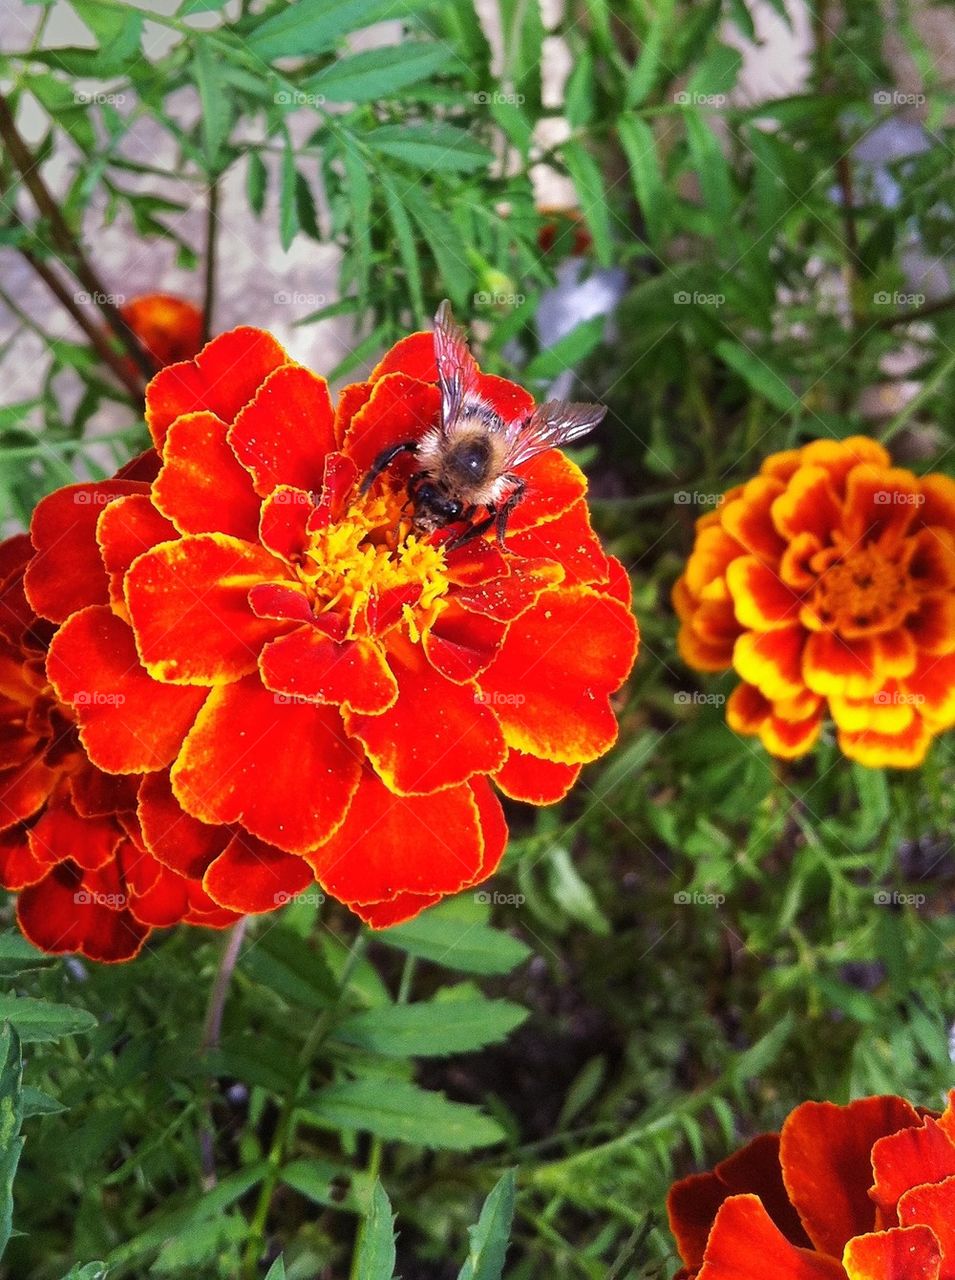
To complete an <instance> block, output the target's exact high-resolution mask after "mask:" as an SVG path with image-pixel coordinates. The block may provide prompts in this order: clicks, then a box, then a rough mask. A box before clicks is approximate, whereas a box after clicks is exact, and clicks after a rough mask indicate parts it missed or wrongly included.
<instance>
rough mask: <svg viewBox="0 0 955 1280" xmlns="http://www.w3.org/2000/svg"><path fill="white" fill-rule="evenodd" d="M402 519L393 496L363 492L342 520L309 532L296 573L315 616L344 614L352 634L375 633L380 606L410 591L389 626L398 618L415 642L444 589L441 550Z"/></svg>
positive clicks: (432, 613) (354, 635)
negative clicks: (413, 530) (306, 548)
mask: <svg viewBox="0 0 955 1280" xmlns="http://www.w3.org/2000/svg"><path fill="white" fill-rule="evenodd" d="M403 523H405V522H403V520H402V517H401V510H400V503H399V501H398V497H397V496H396V495H395V494H393V493H385V494H383V495H380V496H376V497H372V496H370V495H365V496H364V497H360V498H357V499H356V500H355V501H354V502H353V503H352V505H351V506H350V507H349V509H348V512H347V514H346V515H345V517H344V518H343V519H341V520H339V521H338V522H337V523H335V524H331V525H329V526H328V527H327V528H324V529H319V530H317V531H316V532H315V533H313V534H312V535H311V541H310V543H309V547H308V550H307V551H306V552H305V556H304V559H303V561H302V563H301V564H300V565H299V568H298V574H299V578H300V579H301V581H302V582H303V583H304V584H305V587H306V591H307V593H308V597H309V599H310V601H311V602H312V606H313V608H314V609H315V612H316V613H337V614H339V615H342V616H344V617H345V618H346V619H347V635H348V636H349V638H351V639H354V638H355V637H356V636H362V635H368V634H370V633H372V632H374V631H377V630H380V625H381V624H380V620H379V619H378V617H377V606H378V605H379V604H380V603H385V604H387V597H388V596H390V595H391V596H392V599H394V598H396V597H398V598H400V596H401V594H402V592H407V594H408V595H409V597H411V599H412V600H413V603H405V604H403V605H402V608H401V613H400V614H399V615H397V616H395V617H393V618H392V621H391V622H390V623H389V625H394V622H396V621H397V617H398V616H403V617H404V618H405V621H406V622H407V623H408V626H409V629H410V631H411V635H412V639H414V640H417V639H418V638H419V636H420V634H421V632H422V631H425V630H427V628H428V627H429V626H430V625H431V623H432V622H433V620H434V615H435V613H436V611H437V606H438V601H440V599H441V597H442V596H444V595H445V594H446V592H447V590H448V577H447V573H446V571H445V560H444V550H443V549H442V548H441V547H434V546H431V545H430V544H429V543H427V542H422V541H421V539H420V538H418V537H417V536H416V535H415V534H413V533H410V532H407V526H406V528H405V529H404V530H403V529H402V524H403ZM392 593H395V594H394V595H392Z"/></svg>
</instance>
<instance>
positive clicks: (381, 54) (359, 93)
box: [300, 40, 453, 103]
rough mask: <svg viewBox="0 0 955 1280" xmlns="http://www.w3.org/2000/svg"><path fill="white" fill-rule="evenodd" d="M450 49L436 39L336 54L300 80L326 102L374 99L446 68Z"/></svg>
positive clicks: (388, 95) (450, 53) (392, 92)
mask: <svg viewBox="0 0 955 1280" xmlns="http://www.w3.org/2000/svg"><path fill="white" fill-rule="evenodd" d="M452 58H453V50H452V49H451V48H450V47H449V46H448V45H446V44H439V43H438V42H437V41H431V40H429V41H427V42H425V41H406V42H403V43H402V44H396V45H385V46H384V48H381V49H366V50H364V51H363V52H362V53H353V54H349V55H348V56H347V57H343V58H338V59H336V61H335V62H333V63H332V64H331V65H330V66H328V67H323V68H322V70H321V71H319V72H318V73H317V74H316V75H314V76H309V78H308V79H307V80H304V81H303V82H302V84H301V86H300V87H301V88H302V89H304V90H305V91H306V92H307V93H314V94H320V95H321V96H322V97H324V98H325V99H326V100H327V101H328V102H350V103H360V102H376V101H380V100H381V99H382V98H387V97H390V96H391V95H392V94H394V93H397V91H398V90H399V89H406V88H408V87H409V85H413V84H419V83H420V82H421V81H422V80H426V79H427V78H428V77H429V76H431V75H434V73H435V72H436V71H440V70H442V68H444V69H447V67H448V65H449V63H450V61H451V59H452Z"/></svg>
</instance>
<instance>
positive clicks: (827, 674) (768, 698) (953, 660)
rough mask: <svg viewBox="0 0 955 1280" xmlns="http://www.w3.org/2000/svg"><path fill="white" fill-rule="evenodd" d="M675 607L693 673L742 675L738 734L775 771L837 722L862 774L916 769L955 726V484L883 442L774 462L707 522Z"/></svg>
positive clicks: (858, 442)
mask: <svg viewBox="0 0 955 1280" xmlns="http://www.w3.org/2000/svg"><path fill="white" fill-rule="evenodd" d="M673 602H674V606H675V608H676V611H677V613H678V615H679V617H680V621H681V627H680V633H679V639H678V644H679V650H680V653H681V655H682V657H683V658H684V660H685V661H686V662H687V663H688V664H689V665H690V666H692V667H695V668H696V669H697V670H699V671H723V670H725V669H727V668H728V667H731V666H732V667H733V668H734V670H735V671H736V672H737V674H738V675H739V676H740V677H741V678H742V683H741V684H739V685H738V686H737V687H736V689H735V690H734V691H733V694H732V696H731V697H730V699H729V702H728V704H727V710H726V718H727V721H728V723H729V724H730V726H731V727H732V728H733V729H735V730H736V731H737V732H738V733H743V734H755V735H758V736H759V738H760V739H761V741H762V742H763V745H764V746H765V747H766V749H767V750H768V751H770V752H771V753H772V754H773V755H776V756H781V757H796V756H800V755H803V754H804V753H805V752H807V751H809V750H810V749H811V748H812V747H813V745H814V744H815V742H816V740H817V739H818V737H819V733H820V730H821V727H822V723H823V719H824V717H825V715H826V713H827V712H828V714H829V715H830V716H831V717H832V719H833V720H834V721H835V724H836V728H837V731H838V740H839V746H840V748H841V750H842V751H843V753H844V754H845V755H847V756H849V757H850V758H851V759H853V760H857V761H859V762H860V763H861V764H864V765H870V766H872V767H880V766H886V765H888V766H896V767H911V766H915V765H918V764H920V763H921V762H922V760H923V759H924V757H925V753H926V751H927V749H928V746H929V744H930V742H931V740H932V738H933V737H934V736H935V735H936V734H938V733H941V732H942V731H943V730H944V729H947V728H950V727H951V725H952V724H953V723H955V481H952V480H950V479H948V478H947V477H945V476H942V475H928V476H924V477H922V478H921V479H919V478H917V477H916V476H915V475H913V474H912V473H911V472H910V471H905V470H902V469H901V468H897V467H893V466H892V463H891V459H890V457H889V455H888V453H887V452H886V450H885V449H884V448H883V447H882V446H881V445H880V444H877V443H876V442H875V441H874V440H869V439H867V438H865V437H863V436H854V437H852V438H850V439H847V440H842V441H835V440H816V441H814V442H813V443H812V444H808V445H806V446H805V447H803V448H801V449H793V450H790V451H788V452H785V453H777V454H773V455H772V456H771V457H769V458H767V459H766V461H765V462H764V464H763V466H762V468H761V470H760V474H759V475H758V476H756V477H755V478H754V479H753V480H750V481H748V483H746V484H744V485H739V486H737V487H736V488H735V489H731V490H730V491H729V492H728V493H727V494H726V495H725V497H724V499H723V501H722V503H721V504H720V506H719V507H718V508H716V509H715V510H714V511H711V512H709V513H707V514H706V515H705V516H703V517H702V518H701V519H700V520H699V521H697V533H696V543H695V545H694V548H693V552H692V554H691V556H690V558H689V560H688V561H687V565H686V568H685V570H684V572H683V574H682V576H681V577H680V579H679V580H678V582H677V583H676V585H675V587H674V590H673Z"/></svg>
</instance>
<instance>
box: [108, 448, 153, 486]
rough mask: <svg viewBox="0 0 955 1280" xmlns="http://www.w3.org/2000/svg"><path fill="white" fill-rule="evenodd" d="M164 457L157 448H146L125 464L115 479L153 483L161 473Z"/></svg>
mask: <svg viewBox="0 0 955 1280" xmlns="http://www.w3.org/2000/svg"><path fill="white" fill-rule="evenodd" d="M161 465H162V459H161V458H160V457H159V454H158V453H157V452H156V450H155V449H153V448H149V449H145V450H144V451H143V452H142V453H137V455H136V457H135V458H130V460H129V461H128V462H126V463H124V464H123V466H121V467H120V469H119V470H118V471H117V472H116V475H115V476H114V477H113V479H114V480H138V481H140V482H142V483H144V484H152V482H153V481H154V480H155V479H156V477H157V476H158V475H159V468H160V466H161Z"/></svg>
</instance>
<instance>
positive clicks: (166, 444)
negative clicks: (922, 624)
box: [26, 329, 636, 927]
mask: <svg viewBox="0 0 955 1280" xmlns="http://www.w3.org/2000/svg"><path fill="white" fill-rule="evenodd" d="M480 382H481V388H480V389H481V394H482V395H483V396H484V397H485V398H487V399H489V400H490V401H491V402H492V404H494V405H495V406H496V407H497V408H498V409H499V411H500V412H501V413H502V414H503V415H506V416H507V417H508V419H509V420H510V419H513V418H514V417H516V416H517V415H518V414H519V413H522V412H530V410H531V408H532V404H533V402H532V401H531V398H530V397H529V396H528V395H527V393H526V392H524V391H523V390H522V389H521V388H520V387H518V386H515V385H514V384H513V383H510V382H507V381H504V380H503V379H500V378H495V377H491V376H488V375H483V374H482V375H480ZM439 404H440V396H439V391H438V386H437V370H436V367H435V356H434V344H433V340H432V336H431V335H430V334H427V333H421V334H415V335H412V336H411V337H409V338H406V339H404V340H403V341H401V342H399V343H398V344H397V346H395V347H394V348H393V349H392V350H391V351H390V352H389V353H388V354H387V355H386V356H385V358H384V359H383V360H382V361H381V363H380V364H379V365H378V367H377V368H376V369H375V370H374V372H373V373H372V374H371V376H370V377H369V378H368V380H367V381H365V382H361V383H358V384H355V385H353V386H350V387H347V388H346V389H345V390H344V391H343V393H342V395H341V397H340V399H339V403H338V406H337V408H336V409H333V407H332V403H331V400H330V397H329V392H328V388H327V385H326V383H325V381H324V380H323V379H322V378H319V377H317V376H315V375H314V374H312V373H310V372H309V371H308V370H307V369H305V368H303V367H302V366H300V365H298V364H295V363H293V362H291V361H290V360H289V358H288V357H287V355H286V354H285V352H284V351H283V350H282V349H281V347H279V345H278V344H277V343H276V342H275V341H274V339H272V338H271V337H270V336H269V335H268V334H266V333H263V332H261V331H258V330H254V329H238V330H236V331H234V332H232V333H229V334H225V335H222V336H221V337H219V338H217V339H215V340H214V341H213V342H211V343H210V344H209V345H208V346H207V347H206V348H205V350H204V351H203V352H202V353H201V354H200V355H199V356H198V357H197V359H196V360H195V361H194V362H188V363H182V364H177V365H172V366H170V367H168V368H166V369H164V370H163V371H162V372H161V373H159V374H158V375H157V376H156V378H155V379H154V380H153V382H152V383H151V384H150V387H149V389H148V393H147V421H148V423H149V426H150V430H151V432H152V434H153V439H154V442H155V452H154V453H152V454H151V455H149V456H148V457H145V458H144V459H142V460H141V461H140V462H139V463H138V464H137V465H136V467H135V468H134V469H133V471H131V472H129V473H127V474H126V475H125V476H122V477H120V478H118V479H117V480H114V481H110V482H103V483H101V484H92V485H80V486H73V487H71V488H69V489H66V490H62V491H60V492H58V493H56V494H53V495H51V496H50V497H49V498H47V499H45V500H44V501H43V502H42V503H41V504H40V506H39V507H38V508H37V511H36V514H35V518H34V520H33V524H32V530H31V533H32V538H33V542H34V545H35V547H36V554H35V556H34V558H33V560H32V562H31V564H30V566H29V569H28V571H27V575H26V589H27V593H28V595H29V597H30V599H31V601H32V604H33V606H34V607H35V608H36V610H37V612H38V613H39V614H41V615H42V616H43V617H44V618H46V619H48V620H49V621H50V622H52V623H54V624H56V626H57V631H56V634H55V636H54V637H53V640H52V644H51V647H50V653H49V658H48V662H47V672H48V676H49V679H50V681H51V682H52V685H53V687H54V688H55V689H56V691H57V694H58V696H59V697H60V698H61V699H62V700H63V701H64V703H66V704H67V705H68V706H69V707H70V708H71V712H72V714H73V715H75V717H76V721H77V723H78V725H79V733H80V738H81V740H82V743H83V745H84V748H85V750H86V752H87V753H88V755H89V758H90V759H91V760H92V761H93V762H94V764H95V765H96V766H97V767H98V768H100V769H102V770H104V771H105V772H107V773H109V774H113V775H116V776H118V777H124V776H137V775H142V781H141V783H140V785H139V792H138V817H139V821H140V824H141V830H142V834H143V840H144V843H145V846H146V848H147V849H148V850H149V851H150V852H151V853H152V854H153V855H154V857H155V858H156V859H157V860H158V861H159V862H160V863H162V864H163V865H164V866H166V867H169V868H171V869H172V870H174V871H177V872H179V873H181V874H184V875H187V876H189V877H192V878H201V881H202V884H203V886H204V888H205V891H206V892H207V893H208V894H209V895H210V897H211V898H212V899H213V900H214V901H216V902H217V903H219V904H220V905H221V906H222V907H224V908H226V909H228V910H233V911H238V912H243V913H245V912H257V911H269V910H272V909H273V908H274V907H275V906H276V905H277V904H280V903H282V902H286V901H288V899H289V897H290V896H291V895H294V894H296V893H299V892H301V891H302V890H303V889H304V888H305V887H306V886H307V885H308V884H309V883H311V882H312V881H313V880H314V879H316V878H317V879H318V881H320V883H321V884H322V886H323V888H324V889H325V890H326V891H327V892H328V893H330V894H331V895H332V896H334V897H337V898H339V899H340V900H342V901H344V902H346V903H348V904H349V905H350V906H351V907H352V908H353V909H354V910H355V911H356V912H357V913H358V914H359V915H360V916H362V917H363V918H364V919H365V920H367V921H369V922H371V923H372V924H373V925H375V926H380V927H383V926H386V925H389V924H392V923H396V922H397V921H399V920H403V919H407V918H409V917H410V916H413V915H415V914H417V912H419V911H420V910H422V909H423V908H424V907H426V906H428V905H430V904H432V903H434V902H436V901H437V900H439V899H440V898H441V897H442V896H444V895H446V894H450V893H454V892H457V891H459V890H461V889H463V888H467V887H469V886H472V885H474V884H476V883H478V882H480V881H481V880H483V879H485V878H486V877H487V876H489V875H490V874H491V873H492V872H493V871H494V869H495V868H496V866H497V864H498V862H499V861H500V858H501V855H502V853H503V850H504V845H505V841H506V837H507V829H506V825H505V822H504V816H503V811H502V808H501V804H500V801H499V800H498V798H497V795H496V794H495V791H494V789H493V788H492V786H491V783H492V781H493V783H494V784H495V786H496V787H497V789H498V790H500V791H501V792H503V793H504V794H505V795H507V796H511V797H513V798H515V799H519V800H525V801H529V802H531V803H534V804H547V803H551V802H553V801H555V800H557V799H559V798H561V797H562V796H563V795H565V794H566V792H567V791H568V790H569V788H570V787H571V785H572V784H573V782H574V780H575V779H576V777H577V774H578V772H579V770H580V767H581V765H582V764H583V763H585V762H587V761H589V760H594V759H596V758H597V757H598V756H599V755H601V754H602V753H603V752H605V751H606V750H607V749H608V748H609V746H610V745H611V744H612V742H613V741H614V739H615V736H616V721H615V717H614V713H613V710H612V707H611V704H610V695H611V694H612V693H613V691H614V690H616V689H617V688H618V687H619V686H620V684H621V683H622V681H623V680H624V679H625V678H626V676H627V674H628V672H629V670H630V667H631V665H632V662H633V659H634V655H635V651H636V625H635V623H634V620H633V617H632V615H631V613H630V610H629V607H628V605H629V583H628V580H627V577H626V574H625V573H624V571H623V569H622V566H621V565H620V564H619V563H618V562H616V561H615V560H613V559H610V558H608V557H607V556H606V555H605V554H604V552H603V551H602V550H601V547H600V545H599V543H598V541H597V539H596V537H595V536H594V534H593V532H592V530H591V528H590V523H589V518H588V512H587V506H586V502H585V497H584V495H585V491H586V482H585V479H584V477H583V475H582V473H581V472H580V470H579V469H578V468H577V467H576V466H574V465H573V464H572V463H571V462H570V461H569V460H568V459H567V458H566V457H565V456H564V455H563V454H561V453H560V452H559V451H557V450H549V451H547V452H546V453H542V454H540V455H539V456H537V457H535V458H534V459H533V460H532V461H530V462H529V463H527V464H526V466H524V467H523V468H522V478H523V479H524V480H525V481H526V483H527V490H526V496H525V497H524V499H523V500H522V501H521V502H520V504H519V505H518V506H517V508H516V509H515V511H514V512H513V515H512V517H511V520H510V523H509V525H508V532H507V548H508V553H507V554H504V553H503V552H502V551H501V549H500V548H499V547H497V546H496V545H494V544H493V543H492V542H491V541H490V540H489V539H488V538H486V537H481V538H478V539H475V540H474V541H472V542H469V543H468V544H467V545H464V546H460V547H458V548H457V549H454V550H450V551H449V550H448V549H447V547H446V546H445V545H444V542H445V541H447V539H446V538H443V537H442V535H443V534H444V533H445V531H444V530H439V531H438V533H437V534H433V535H428V536H426V537H421V536H416V535H415V534H414V533H413V532H410V531H409V522H408V520H407V519H406V518H404V517H403V512H402V508H403V507H404V506H405V504H406V501H407V482H408V477H409V473H410V471H411V469H412V468H413V463H412V462H411V459H410V458H407V456H405V458H404V460H403V461H402V460H399V461H398V462H396V464H395V465H394V466H393V467H391V468H389V469H388V470H387V471H386V472H385V473H384V474H382V475H381V476H380V477H379V478H378V479H377V480H376V481H375V483H374V484H373V485H372V486H371V488H370V489H369V490H368V491H367V492H366V493H362V492H361V484H360V481H361V479H362V477H363V476H365V475H366V474H367V473H368V471H369V468H370V467H371V464H372V462H373V461H374V460H375V458H377V457H378V456H379V455H380V454H381V452H382V450H383V449H385V448H387V447H388V446H389V445H391V444H394V443H396V442H399V441H407V440H416V439H418V438H420V436H422V435H423V434H424V433H425V432H426V431H428V430H429V429H430V428H432V427H433V426H434V425H435V423H436V422H437V420H438V414H439ZM90 688H94V689H97V690H98V691H99V694H100V696H99V697H98V698H97V699H95V700H93V701H85V702H84V701H82V700H81V699H80V696H79V695H80V694H81V692H82V691H83V690H85V689H90Z"/></svg>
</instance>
